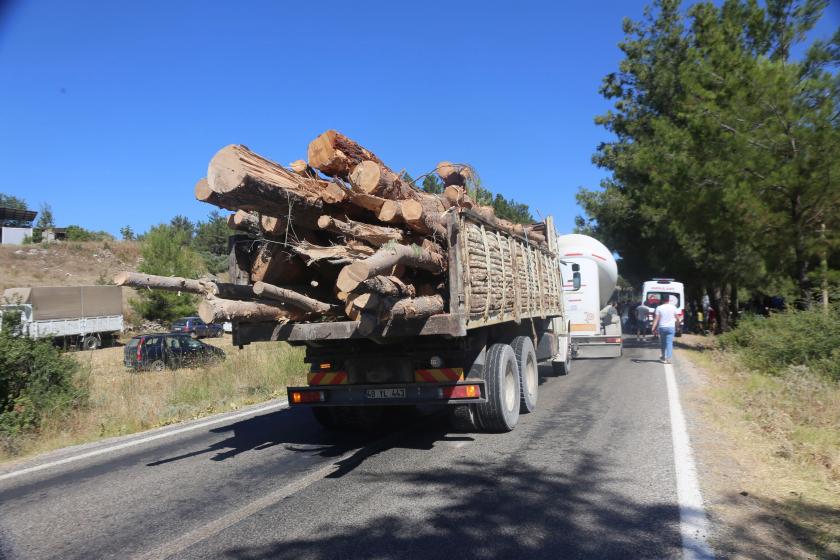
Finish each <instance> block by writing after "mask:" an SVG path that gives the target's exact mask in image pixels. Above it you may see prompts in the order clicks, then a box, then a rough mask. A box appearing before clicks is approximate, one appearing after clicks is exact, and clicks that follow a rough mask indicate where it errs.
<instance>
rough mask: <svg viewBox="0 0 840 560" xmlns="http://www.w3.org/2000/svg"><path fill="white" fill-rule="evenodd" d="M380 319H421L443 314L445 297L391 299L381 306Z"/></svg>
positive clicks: (437, 295)
mask: <svg viewBox="0 0 840 560" xmlns="http://www.w3.org/2000/svg"><path fill="white" fill-rule="evenodd" d="M379 313H380V317H383V318H388V319H421V318H424V317H429V316H431V315H437V314H439V313H443V297H442V296H441V295H439V294H436V295H433V296H420V297H416V298H403V299H393V298H389V299H388V300H386V301H385V302H383V303H382V305H381V306H380V310H379Z"/></svg>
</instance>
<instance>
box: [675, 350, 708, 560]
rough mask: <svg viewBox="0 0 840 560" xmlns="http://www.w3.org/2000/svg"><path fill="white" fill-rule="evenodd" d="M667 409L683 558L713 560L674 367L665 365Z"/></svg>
mask: <svg viewBox="0 0 840 560" xmlns="http://www.w3.org/2000/svg"><path fill="white" fill-rule="evenodd" d="M665 384H666V385H667V387H668V405H669V406H668V408H669V409H670V411H671V439H672V441H673V444H674V468H675V470H676V475H677V500H678V501H679V506H680V536H681V537H682V549H683V558H684V559H686V560H695V559H696V560H711V559H713V558H714V557H715V555H714V553H713V552H712V549H711V547H710V546H709V543H708V541H707V538H708V534H709V521H708V519H707V518H706V510H705V509H704V508H703V496H702V495H701V494H700V485H699V484H698V482H697V468H696V467H695V465H694V456H693V454H692V452H691V441H690V440H689V437H688V430H687V429H686V424H685V416H683V409H682V405H681V404H680V395H679V391H678V390H677V380H676V378H675V377H674V366H672V365H671V364H665Z"/></svg>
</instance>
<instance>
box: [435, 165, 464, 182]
mask: <svg viewBox="0 0 840 560" xmlns="http://www.w3.org/2000/svg"><path fill="white" fill-rule="evenodd" d="M435 170H436V171H437V174H438V177H440V178H441V179H442V180H443V184H444V186H447V187H448V186H450V185H457V186H460V187H463V186H464V185H466V184H467V180H468V179H469V178H470V177H471V176H472V171H471V170H470V167H469V166H468V165H464V164H463V163H452V162H451V161H442V162H440V163H439V164H437V168H436V169H435Z"/></svg>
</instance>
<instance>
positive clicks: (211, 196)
mask: <svg viewBox="0 0 840 560" xmlns="http://www.w3.org/2000/svg"><path fill="white" fill-rule="evenodd" d="M195 199H196V200H198V201H201V202H206V203H208V204H213V205H214V206H222V204H221V199H220V198H219V195H217V194H216V193H214V192H213V191H212V190H211V189H210V185H209V184H207V179H199V180H198V182H197V183H196V184H195Z"/></svg>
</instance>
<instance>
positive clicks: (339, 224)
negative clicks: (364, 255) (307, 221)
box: [318, 215, 403, 246]
mask: <svg viewBox="0 0 840 560" xmlns="http://www.w3.org/2000/svg"><path fill="white" fill-rule="evenodd" d="M318 227H319V228H321V229H323V230H326V231H331V232H333V233H337V234H339V235H343V236H344V237H352V238H356V239H361V240H363V241H366V242H368V243H370V244H371V245H374V246H378V245H384V244H385V243H388V242H389V241H396V242H398V243H400V242H402V241H403V234H402V232H401V231H400V230H398V229H394V228H390V227H386V226H376V225H372V224H366V223H364V222H356V221H353V220H350V219H348V220H347V221H346V222H345V221H342V220H338V219H336V218H333V217H332V216H326V215H324V216H321V217H320V218H318Z"/></svg>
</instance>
